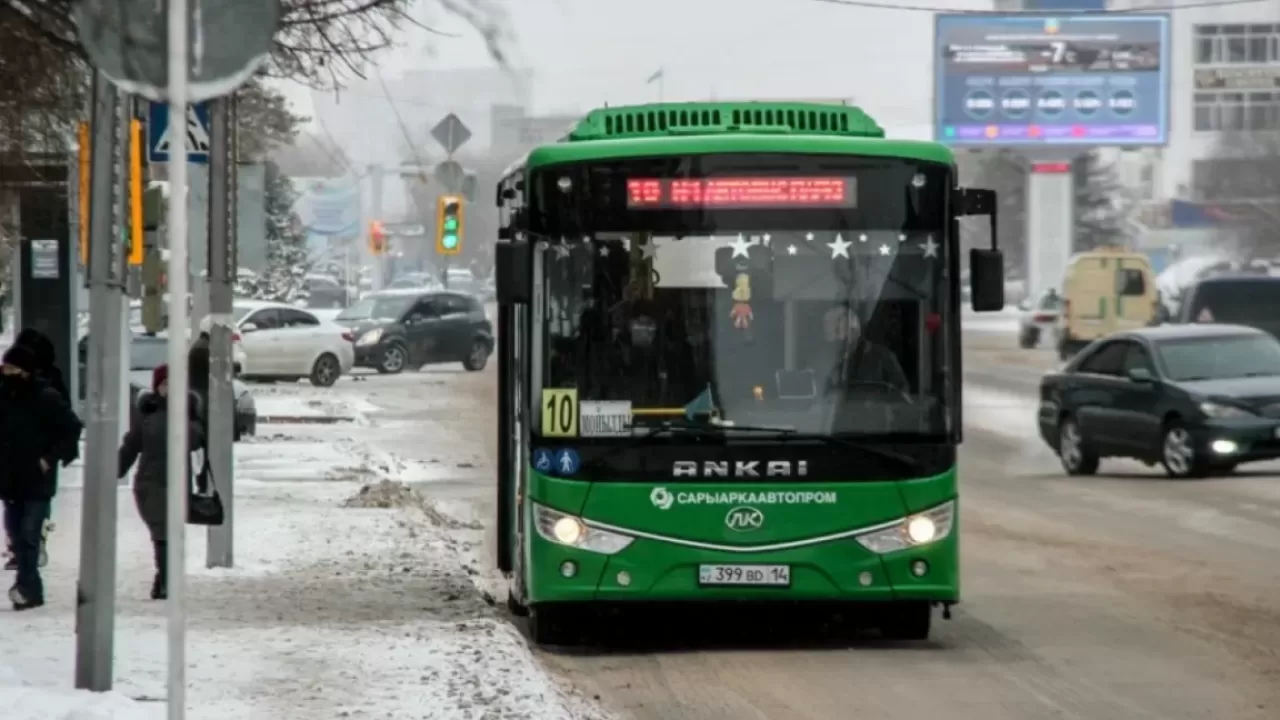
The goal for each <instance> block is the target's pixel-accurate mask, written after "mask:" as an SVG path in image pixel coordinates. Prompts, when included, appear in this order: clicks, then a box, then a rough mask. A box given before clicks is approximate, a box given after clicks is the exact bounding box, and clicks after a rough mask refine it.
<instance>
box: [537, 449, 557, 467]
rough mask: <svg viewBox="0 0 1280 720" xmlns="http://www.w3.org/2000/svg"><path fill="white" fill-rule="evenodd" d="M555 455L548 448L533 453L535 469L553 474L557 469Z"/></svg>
mask: <svg viewBox="0 0 1280 720" xmlns="http://www.w3.org/2000/svg"><path fill="white" fill-rule="evenodd" d="M555 466H556V465H555V455H554V454H553V453H552V452H551V451H550V450H548V449H546V448H538V449H536V450H534V451H533V469H534V470H537V471H538V472H541V473H547V472H551V471H552V469H554V468H555Z"/></svg>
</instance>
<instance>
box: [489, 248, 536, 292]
mask: <svg viewBox="0 0 1280 720" xmlns="http://www.w3.org/2000/svg"><path fill="white" fill-rule="evenodd" d="M532 250H533V248H532V246H531V245H530V244H529V243H528V242H527V241H516V240H513V241H511V242H500V243H498V244H497V245H495V246H494V251H493V275H494V284H495V285H496V286H497V291H498V304H499V305H523V304H525V303H528V302H529V300H530V296H531V295H532V288H531V287H530V286H531V285H532V284H533V269H532V267H531V265H532V263H531V262H530V261H531V260H532Z"/></svg>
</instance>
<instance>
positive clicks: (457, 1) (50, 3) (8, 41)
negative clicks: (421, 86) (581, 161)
mask: <svg viewBox="0 0 1280 720" xmlns="http://www.w3.org/2000/svg"><path fill="white" fill-rule="evenodd" d="M74 2H76V0H0V150H3V149H5V148H27V149H31V148H49V149H54V148H65V147H66V143H67V140H68V138H69V137H70V134H71V133H70V130H71V127H72V125H71V123H72V121H74V120H75V119H76V118H79V117H80V116H81V115H82V114H83V107H84V97H85V94H86V92H87V85H88V83H87V80H86V78H87V77H88V65H87V63H86V57H85V54H84V50H83V48H82V47H81V46H80V43H79V39H78V37H77V33H76V26H75V23H74V21H73V20H72V15H71V8H72V5H73V4H74ZM435 3H436V5H437V7H438V8H439V9H441V10H443V11H444V13H445V14H447V15H451V16H455V17H458V18H460V19H462V20H463V21H464V22H465V23H467V25H469V26H470V27H471V28H473V29H474V30H475V32H477V33H479V34H480V36H481V37H482V38H483V39H484V41H485V43H486V44H487V45H488V47H489V54H490V56H492V57H493V58H494V60H495V61H497V62H499V63H505V59H506V46H507V45H508V44H509V43H510V42H511V40H512V39H511V37H510V35H509V34H508V32H507V29H506V16H505V13H504V12H503V10H502V7H501V5H500V3H499V1H498V0H435ZM414 4H415V3H414V0H282V10H283V19H282V24H281V28H280V31H279V32H278V33H277V34H276V46H275V50H274V52H273V53H272V55H271V60H270V62H269V63H268V64H267V65H266V67H264V68H263V69H262V71H261V72H260V73H259V74H260V75H261V76H263V77H272V78H279V79H290V80H295V81H298V82H302V83H305V84H307V85H310V86H311V87H313V88H318V89H333V88H338V87H341V85H342V82H343V81H344V80H345V79H348V78H351V77H360V78H364V77H365V75H366V74H365V69H366V68H367V67H369V66H370V65H371V64H372V62H373V60H374V59H375V55H376V53H378V52H380V51H382V50H385V49H387V48H390V47H392V46H393V44H394V42H395V40H396V38H397V36H398V34H400V33H402V32H403V31H405V30H407V29H409V28H418V29H421V30H425V31H427V32H430V33H432V34H434V35H437V36H444V37H448V36H450V35H449V34H448V33H445V32H442V31H440V30H437V29H435V28H431V27H429V26H428V25H426V24H425V23H423V22H421V21H420V20H418V19H416V18H414V17H413V16H412V15H411V13H410V10H411V9H412V7H413V6H414ZM273 95H274V94H273V93H270V92H269V91H267V90H266V89H265V87H264V86H262V85H261V84H256V85H251V86H250V87H249V88H247V89H246V91H245V97H246V98H247V99H246V100H243V101H242V106H241V107H242V109H244V108H248V109H247V110H246V114H247V115H249V116H250V117H252V116H253V115H254V114H255V113H256V112H257V111H259V110H260V111H261V113H259V116H260V117H261V118H263V121H262V122H260V123H259V122H250V127H251V132H259V131H261V132H262V133H263V135H262V136H261V138H260V142H259V145H258V146H257V147H254V148H253V149H252V150H251V151H250V152H251V153H253V154H255V155H256V154H257V153H259V152H265V150H266V149H269V148H270V147H273V146H276V145H279V144H281V143H283V142H287V141H288V139H291V137H292V132H293V130H291V129H290V130H287V131H286V130H285V127H284V126H285V125H287V124H289V123H290V122H292V123H294V124H295V125H296V123H297V121H298V118H296V116H292V115H291V114H289V113H288V109H287V107H286V106H285V104H284V102H283V100H282V99H280V98H278V96H275V97H273ZM255 108H256V110H255ZM268 116H271V117H268ZM244 137H245V136H244V135H242V138H244ZM246 139H247V138H246ZM251 142H253V141H251Z"/></svg>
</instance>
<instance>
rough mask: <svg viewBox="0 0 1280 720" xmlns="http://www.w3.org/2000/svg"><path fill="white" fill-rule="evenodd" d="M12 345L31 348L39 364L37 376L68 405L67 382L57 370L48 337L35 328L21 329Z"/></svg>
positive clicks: (60, 371) (56, 356)
mask: <svg viewBox="0 0 1280 720" xmlns="http://www.w3.org/2000/svg"><path fill="white" fill-rule="evenodd" d="M13 344H14V345H25V346H27V347H28V348H31V351H32V352H34V353H35V354H36V360H37V361H38V362H39V364H40V367H39V368H38V370H39V372H38V374H39V376H40V377H41V378H43V379H44V381H45V382H47V383H49V385H50V387H52V388H53V389H54V390H57V391H58V394H59V395H61V396H62V398H63V400H65V401H66V403H67V404H68V405H70V404H71V391H70V390H68V389H67V382H66V379H65V378H64V377H63V375H62V370H60V369H59V368H58V354H57V351H56V350H55V349H54V347H53V341H52V340H50V339H49V336H48V335H45V334H44V333H42V332H40V331H39V330H36V329H35V328H23V330H22V332H20V333H18V337H17V338H15V339H14V341H13Z"/></svg>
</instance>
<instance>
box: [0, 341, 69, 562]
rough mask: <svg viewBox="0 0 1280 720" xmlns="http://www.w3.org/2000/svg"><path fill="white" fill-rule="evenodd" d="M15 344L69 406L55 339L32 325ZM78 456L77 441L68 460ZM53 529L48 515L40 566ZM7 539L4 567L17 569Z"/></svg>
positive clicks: (41, 532)
mask: <svg viewBox="0 0 1280 720" xmlns="http://www.w3.org/2000/svg"><path fill="white" fill-rule="evenodd" d="M13 344H14V345H22V346H23V347H26V348H29V349H30V350H31V351H32V352H33V353H35V356H36V360H37V362H38V364H39V367H38V368H37V372H36V374H37V376H38V377H40V378H41V379H43V380H44V381H45V382H47V383H48V384H49V386H50V387H52V388H53V389H54V390H56V391H57V392H58V394H59V395H61V396H62V399H63V402H65V403H66V404H67V405H68V406H70V405H71V391H70V390H68V389H67V383H66V381H65V380H64V379H63V377H62V371H61V370H59V369H58V365H57V362H58V359H57V352H56V351H55V350H54V348H53V341H52V340H50V339H49V336H48V335H45V334H44V333H42V332H40V331H39V330H36V329H35V328H30V327H29V328H23V330H22V332H20V333H18V337H17V338H15V339H14V343H13ZM78 457H80V446H79V444H78V443H77V444H76V450H75V454H74V455H72V457H71V459H70V460H68V461H67V463H68V464H69V463H71V462H74V461H75V460H76V458H78ZM50 511H51V512H52V504H50ZM52 530H53V519H52V517H46V518H45V519H44V523H43V525H42V526H41V529H40V538H41V541H40V566H41V567H44V565H45V564H46V563H48V561H49V554H48V551H47V550H46V549H45V540H46V539H47V538H48V537H49V533H50V532H51V531H52ZM6 539H7V540H8V548H9V559H8V561H7V562H6V563H5V566H4V569H5V570H16V569H17V562H18V561H17V558H16V557H15V556H14V554H13V538H6Z"/></svg>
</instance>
